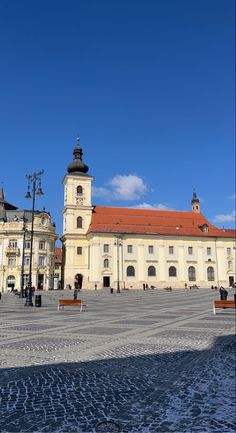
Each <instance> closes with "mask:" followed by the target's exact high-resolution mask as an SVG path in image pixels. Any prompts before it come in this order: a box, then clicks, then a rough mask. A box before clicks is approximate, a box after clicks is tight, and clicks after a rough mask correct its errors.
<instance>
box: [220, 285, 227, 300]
mask: <svg viewBox="0 0 236 433" xmlns="http://www.w3.org/2000/svg"><path fill="white" fill-rule="evenodd" d="M219 291H220V299H221V301H227V296H228V292H227V290H226V289H225V288H224V287H223V286H220V290H219Z"/></svg>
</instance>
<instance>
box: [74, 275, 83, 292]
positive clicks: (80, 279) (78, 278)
mask: <svg viewBox="0 0 236 433" xmlns="http://www.w3.org/2000/svg"><path fill="white" fill-rule="evenodd" d="M82 284H83V275H82V274H76V275H75V281H74V288H75V289H79V290H80V289H82Z"/></svg>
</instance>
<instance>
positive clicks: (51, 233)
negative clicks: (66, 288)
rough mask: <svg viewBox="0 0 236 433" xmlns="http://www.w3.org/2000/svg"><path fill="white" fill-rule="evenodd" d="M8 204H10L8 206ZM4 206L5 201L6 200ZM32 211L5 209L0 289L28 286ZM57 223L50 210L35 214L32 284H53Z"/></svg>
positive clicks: (46, 286)
mask: <svg viewBox="0 0 236 433" xmlns="http://www.w3.org/2000/svg"><path fill="white" fill-rule="evenodd" d="M6 207H7V206H6ZM2 208H4V203H2ZM31 223H32V213H31V211H27V210H17V208H16V207H14V208H13V209H9V210H7V209H4V215H2V217H1V219H0V291H1V292H6V291H10V290H12V289H17V290H20V289H21V287H22V286H23V287H26V285H27V282H28V275H29V266H30V239H31ZM56 239H57V235H56V229H55V224H53V223H52V221H51V216H50V214H49V213H48V212H46V211H42V212H40V211H36V212H35V214H34V237H33V251H32V254H33V255H32V287H35V288H38V289H44V290H48V289H51V288H53V276H54V257H55V253H54V250H55V240H56Z"/></svg>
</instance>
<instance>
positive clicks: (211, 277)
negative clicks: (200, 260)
mask: <svg viewBox="0 0 236 433" xmlns="http://www.w3.org/2000/svg"><path fill="white" fill-rule="evenodd" d="M214 279H215V272H214V268H213V267H212V266H209V267H208V268H207V280H208V281H214Z"/></svg>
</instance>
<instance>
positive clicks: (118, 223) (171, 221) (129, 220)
mask: <svg viewBox="0 0 236 433" xmlns="http://www.w3.org/2000/svg"><path fill="white" fill-rule="evenodd" d="M204 224H206V225H207V226H208V231H207V232H204V231H202V226H203V225H204ZM233 232H234V235H233ZM88 233H130V234H131V233H132V234H156V235H163V236H203V237H212V236H213V237H223V238H231V237H233V236H235V230H223V229H219V228H217V227H215V226H213V225H212V224H210V223H209V222H208V221H207V219H206V218H205V217H204V215H203V214H201V213H194V212H192V211H190V212H185V211H170V210H168V211H167V210H149V209H148V210H147V209H139V208H135V209H130V208H115V207H105V206H95V207H94V210H93V213H92V221H91V224H90V227H89V230H88Z"/></svg>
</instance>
